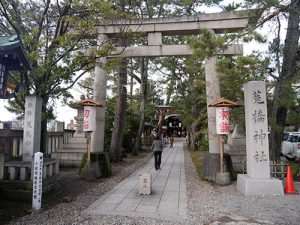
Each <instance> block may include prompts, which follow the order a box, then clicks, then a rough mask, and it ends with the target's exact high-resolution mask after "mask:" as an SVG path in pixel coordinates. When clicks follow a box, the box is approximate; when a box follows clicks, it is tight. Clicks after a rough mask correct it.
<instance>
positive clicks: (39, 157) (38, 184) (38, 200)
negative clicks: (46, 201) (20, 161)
mask: <svg viewBox="0 0 300 225" xmlns="http://www.w3.org/2000/svg"><path fill="white" fill-rule="evenodd" d="M32 177H33V179H32V182H33V183H32V209H33V210H39V209H40V208H41V205H42V192H43V186H42V180H43V153H41V152H37V153H35V154H34V163H33V176H32Z"/></svg>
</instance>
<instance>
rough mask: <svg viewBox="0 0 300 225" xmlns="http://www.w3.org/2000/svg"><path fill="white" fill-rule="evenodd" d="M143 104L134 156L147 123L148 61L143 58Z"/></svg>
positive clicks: (133, 151)
mask: <svg viewBox="0 0 300 225" xmlns="http://www.w3.org/2000/svg"><path fill="white" fill-rule="evenodd" d="M141 69H142V71H141V91H140V93H141V104H140V110H139V115H140V123H139V129H138V131H137V134H136V138H135V143H134V146H133V150H132V153H133V155H137V154H138V150H139V149H140V147H141V137H142V134H143V131H144V123H145V105H146V103H147V102H146V101H147V83H148V81H147V79H148V59H145V58H142V59H141Z"/></svg>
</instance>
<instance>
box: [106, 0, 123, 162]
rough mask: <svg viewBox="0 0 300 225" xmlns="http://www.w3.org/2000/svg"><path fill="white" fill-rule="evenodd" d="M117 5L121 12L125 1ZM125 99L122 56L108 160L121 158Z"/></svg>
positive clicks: (120, 45)
mask: <svg viewBox="0 0 300 225" xmlns="http://www.w3.org/2000/svg"><path fill="white" fill-rule="evenodd" d="M117 5H118V6H119V8H120V10H121V11H122V12H124V11H125V1H124V0H118V1H117ZM118 46H119V47H125V46H126V41H125V37H120V38H119V41H118ZM126 101H127V59H126V58H122V59H121V60H120V63H119V68H118V100H117V105H116V113H115V119H114V124H113V132H112V137H111V147H110V160H111V161H112V162H118V161H120V160H121V159H122V158H121V157H122V155H121V151H122V143H123V128H124V122H125V114H126Z"/></svg>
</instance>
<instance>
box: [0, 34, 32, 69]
mask: <svg viewBox="0 0 300 225" xmlns="http://www.w3.org/2000/svg"><path fill="white" fill-rule="evenodd" d="M0 58H1V63H2V64H4V65H6V66H7V67H8V68H9V69H10V70H16V69H17V70H20V69H25V70H30V69H31V66H30V63H29V60H28V59H27V57H26V55H25V52H24V49H23V47H22V43H21V41H20V40H19V39H18V38H17V36H0Z"/></svg>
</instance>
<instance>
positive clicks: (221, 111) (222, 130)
mask: <svg viewBox="0 0 300 225" xmlns="http://www.w3.org/2000/svg"><path fill="white" fill-rule="evenodd" d="M216 132H217V134H228V133H229V108H228V107H216Z"/></svg>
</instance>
